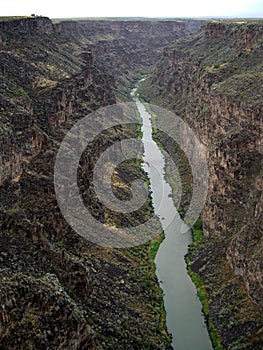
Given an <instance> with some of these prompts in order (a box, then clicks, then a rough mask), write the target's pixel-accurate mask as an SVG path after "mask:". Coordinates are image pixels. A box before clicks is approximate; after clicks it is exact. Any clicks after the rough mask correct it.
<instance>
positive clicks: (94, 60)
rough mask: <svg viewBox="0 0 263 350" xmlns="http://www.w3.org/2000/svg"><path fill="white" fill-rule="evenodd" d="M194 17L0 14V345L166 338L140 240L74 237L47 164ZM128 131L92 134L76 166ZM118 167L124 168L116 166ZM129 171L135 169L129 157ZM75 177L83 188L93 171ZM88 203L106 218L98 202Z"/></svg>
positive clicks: (148, 344)
mask: <svg viewBox="0 0 263 350" xmlns="http://www.w3.org/2000/svg"><path fill="white" fill-rule="evenodd" d="M201 23H202V22H201V21H200V22H198V21H197V22H195V21H185V22H176V21H167V22H166V21H160V22H158V21H154V22H151V21H149V22H146V23H144V22H143V21H118V22H114V21H98V22H97V21H81V22H60V23H57V24H54V23H52V22H51V21H50V20H49V19H48V18H25V19H16V20H10V21H8V20H5V21H2V22H0V48H1V51H0V65H1V71H0V81H1V86H0V118H1V120H0V130H1V136H0V147H1V154H0V185H1V192H0V196H1V202H0V203H1V206H0V222H1V230H0V235H1V246H0V264H1V271H0V274H1V286H0V300H1V303H0V304H1V309H0V315H1V317H0V343H1V347H2V348H3V349H25V348H26V349H36V348H37V349H47V348H60V349H82V350H83V349H153V348H154V349H165V348H168V347H169V339H168V335H167V332H166V330H165V325H164V316H163V306H162V297H161V295H160V291H159V289H158V285H157V281H156V277H155V275H154V269H153V264H152V262H151V259H150V254H149V249H150V246H149V244H145V245H144V246H141V247H138V248H134V249H131V250H129V249H127V250H120V249H119V250H117V249H110V248H109V249H105V248H100V247H98V246H96V245H94V244H91V243H90V242H88V241H84V240H83V239H81V237H80V236H78V235H77V234H76V233H74V232H73V231H72V229H71V228H70V227H69V226H68V224H67V223H66V222H65V220H64V219H63V217H62V215H61V213H60V211H59V208H58V206H57V202H56V197H55V192H54V185H53V168H54V162H55V157H56V153H57V151H58V147H59V144H60V142H61V141H62V139H63V137H64V136H65V134H66V132H67V130H69V129H70V127H71V126H72V125H74V123H75V122H76V121H77V120H78V119H79V118H81V117H83V116H85V115H86V114H87V113H90V112H91V111H94V110H96V109H98V108H99V107H102V106H107V105H111V104H114V103H115V102H116V95H119V97H120V96H122V95H123V91H124V86H129V85H130V84H131V82H132V81H133V79H134V78H135V76H136V75H138V72H141V71H142V70H143V71H144V72H145V71H147V70H149V69H150V67H152V66H153V65H154V64H155V63H156V61H157V59H158V58H160V57H161V51H162V48H163V47H164V46H165V45H166V44H167V43H169V42H171V41H172V40H175V39H177V38H178V37H180V36H182V35H185V34H186V33H189V32H191V31H193V30H195V29H197V28H198V27H200V25H201ZM146 32H147V33H146ZM145 33H146V34H145ZM142 38H144V40H142ZM142 67H145V68H143V69H142ZM119 87H120V88H119ZM117 88H118V91H117ZM91 128H92V125H91ZM130 133H133V135H135V136H138V131H136V130H125V128H119V129H118V128H117V129H116V130H112V131H111V133H109V134H110V136H109V137H108V139H105V138H104V139H99V140H98V141H97V143H96V145H95V146H94V147H93V148H91V149H89V150H88V151H87V153H86V154H85V156H84V158H83V160H82V163H81V164H80V167H81V169H84V168H85V167H86V168H88V171H89V170H92V167H93V166H94V163H95V161H96V157H98V156H99V152H100V151H101V147H106V146H107V145H111V144H112V143H113V142H114V141H116V140H120V139H121V138H122V137H125V135H127V134H130ZM136 133H137V134H136ZM81 171H82V170H81ZM119 173H120V175H121V174H122V173H124V175H125V176H126V179H125V180H128V181H129V180H130V179H127V176H128V175H127V174H126V173H127V172H125V169H123V170H121V169H120V170H119ZM132 174H133V175H139V176H141V177H143V176H144V175H143V174H142V173H140V171H139V170H138V169H136V167H135V168H134V169H133V171H132ZM125 176H124V177H125ZM129 176H132V175H129ZM129 176H128V177H129ZM82 180H83V184H82V185H83V187H84V188H86V189H87V188H88V189H89V185H90V182H89V181H90V178H89V177H88V176H87V177H85V176H84V175H83V177H82ZM90 196H91V192H89V191H88V195H87V201H88V205H89V204H90V205H92V203H90V202H91V199H90V198H91V197H90ZM146 211H147V210H146ZM93 212H94V215H97V217H99V218H100V219H101V220H102V222H103V223H105V222H106V221H107V220H109V218H108V216H107V215H106V214H107V213H105V212H103V211H101V210H100V208H99V207H98V206H97V205H93ZM145 215H146V214H145V213H144V212H142V213H141V214H138V217H137V218H134V217H133V218H131V220H133V222H135V223H136V221H138V220H140V219H141V218H144V217H145ZM117 219H118V220H119V222H122V220H123V217H118V218H117Z"/></svg>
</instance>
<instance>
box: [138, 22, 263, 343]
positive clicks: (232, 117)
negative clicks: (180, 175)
mask: <svg viewBox="0 0 263 350" xmlns="http://www.w3.org/2000/svg"><path fill="white" fill-rule="evenodd" d="M262 62H263V23H262V22H261V21H254V22H253V21H252V22H231V21H223V22H215V21H214V22H211V23H209V24H207V25H206V26H204V28H203V29H202V30H201V31H200V32H198V33H196V34H193V35H192V36H189V37H187V38H185V39H182V40H179V41H178V42H177V43H176V44H175V45H173V46H169V47H167V48H166V49H165V50H164V55H163V58H162V60H161V61H160V62H159V64H158V67H157V69H156V70H155V72H154V74H153V75H152V76H151V78H149V79H148V81H147V82H145V86H144V88H143V95H144V97H145V98H146V99H148V100H151V101H152V102H154V103H156V104H159V105H162V106H165V107H166V108H168V109H171V110H173V111H175V112H176V113H177V114H178V115H179V116H181V117H182V118H184V119H185V120H186V121H187V122H188V124H189V125H190V126H191V128H192V129H193V130H194V132H195V133H196V135H197V136H198V138H199V140H200V141H201V143H202V144H203V147H204V150H205V152H206V155H207V163H208V167H209V173H210V179H209V194H208V198H207V203H206V205H205V208H204V210H203V214H202V220H203V230H204V234H205V238H204V240H202V242H201V243H200V244H199V245H195V246H194V247H193V248H192V250H191V252H190V259H191V261H192V265H191V268H192V270H193V271H194V272H196V273H197V274H198V275H199V276H200V277H201V279H202V280H203V282H204V284H205V286H206V291H207V295H208V310H207V313H208V319H209V322H210V324H211V325H212V324H213V327H215V328H216V330H217V332H218V334H219V335H220V337H221V347H222V348H226V349H260V348H261V345H262V336H263V334H262V326H263V319H262V312H261V311H262V306H263V305H262V300H263V299H262V296H263V285H262V279H263V271H262V262H263V257H262V222H263V219H262V204H263V202H262V200H263V197H262V127H263V125H262V115H263V113H262V112H263V104H262V101H263V99H262V86H263V79H262V78H263V76H262V68H263V66H262ZM169 151H170V152H172V153H173V150H172V151H171V147H170V150H169ZM174 152H175V149H174ZM211 327H212V326H211ZM260 344H261V345H260Z"/></svg>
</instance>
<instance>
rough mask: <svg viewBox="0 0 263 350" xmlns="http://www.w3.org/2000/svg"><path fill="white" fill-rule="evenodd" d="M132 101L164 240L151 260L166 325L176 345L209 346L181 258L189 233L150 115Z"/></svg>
mask: <svg viewBox="0 0 263 350" xmlns="http://www.w3.org/2000/svg"><path fill="white" fill-rule="evenodd" d="M136 104H137V107H138V110H139V111H140V114H141V116H142V118H143V121H144V124H143V128H142V130H143V135H144V136H143V139H142V141H143V143H144V147H145V153H144V169H145V171H146V172H147V174H148V176H149V178H150V183H151V185H150V186H151V191H152V198H153V206H154V209H155V213H156V215H157V216H159V219H160V222H161V223H162V226H163V229H164V237H165V238H164V240H163V241H162V243H161V244H160V245H159V244H158V243H157V244H156V246H158V245H159V248H158V250H157V254H156V256H155V264H156V274H157V277H158V280H159V283H160V285H161V288H162V290H163V296H164V304H165V309H166V322H167V328H168V331H169V333H171V334H172V336H173V338H172V344H173V347H174V348H176V349H192V348H194V347H195V348H196V349H202V350H204V349H212V347H211V344H210V340H209V337H208V334H207V331H206V329H205V324H204V319H203V317H202V316H201V317H200V312H201V304H200V301H199V300H198V298H197V296H196V291H195V289H194V285H193V284H192V282H191V280H190V277H189V276H188V274H187V269H186V264H185V261H184V255H185V253H186V252H187V247H188V245H189V243H190V242H191V239H190V238H191V235H190V233H184V234H182V233H181V231H180V227H181V219H180V217H179V215H178V212H177V210H176V209H175V206H174V203H173V200H172V199H171V197H172V189H171V187H170V185H169V184H168V183H167V182H166V180H165V178H166V175H165V174H164V170H165V159H164V156H163V154H162V152H161V151H160V149H159V148H158V146H157V144H156V142H155V141H154V140H153V139H152V136H151V135H152V124H151V121H150V120H151V116H150V115H149V114H148V113H147V111H146V109H145V107H144V106H143V104H142V103H141V102H139V100H138V99H137V100H136ZM178 229H179V230H178ZM179 300H180V301H179ZM188 327H190V328H191V330H192V331H191V334H189V332H188V329H189V328H188Z"/></svg>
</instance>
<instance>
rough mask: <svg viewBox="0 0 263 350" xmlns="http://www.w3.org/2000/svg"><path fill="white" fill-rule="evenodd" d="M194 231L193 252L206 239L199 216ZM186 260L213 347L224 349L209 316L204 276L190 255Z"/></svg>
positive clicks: (216, 349)
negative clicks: (201, 275) (194, 267)
mask: <svg viewBox="0 0 263 350" xmlns="http://www.w3.org/2000/svg"><path fill="white" fill-rule="evenodd" d="M192 232H193V243H192V244H191V246H190V248H189V250H190V251H191V252H193V250H195V248H196V247H199V246H200V245H202V244H203V243H204V241H205V237H204V233H203V223H202V220H201V219H200V218H198V220H197V221H196V222H195V224H194V225H193V227H192ZM185 261H186V264H187V271H188V274H189V276H190V277H191V279H192V281H193V283H194V284H195V287H196V290H197V295H198V298H199V299H200V301H201V303H202V306H203V312H204V315H205V317H206V320H207V325H208V331H209V334H210V337H211V340H212V343H213V347H214V349H215V350H223V347H222V345H221V338H220V337H219V335H218V333H217V332H216V329H215V327H214V325H213V322H212V321H211V319H210V318H209V295H208V292H207V289H206V286H205V284H204V282H203V281H202V278H201V277H200V275H199V274H198V273H196V272H194V271H193V270H192V269H191V260H190V258H189V255H187V256H186V258H185Z"/></svg>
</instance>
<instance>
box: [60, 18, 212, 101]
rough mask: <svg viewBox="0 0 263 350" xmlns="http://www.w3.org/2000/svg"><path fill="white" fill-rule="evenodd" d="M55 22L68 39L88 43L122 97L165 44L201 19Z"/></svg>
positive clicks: (159, 54) (152, 65)
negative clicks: (111, 77)
mask: <svg viewBox="0 0 263 350" xmlns="http://www.w3.org/2000/svg"><path fill="white" fill-rule="evenodd" d="M55 23H56V25H55V28H56V31H57V32H61V33H63V35H67V37H68V40H69V41H70V40H72V39H73V40H76V38H77V40H81V42H82V43H84V44H85V45H87V44H88V45H89V47H90V48H91V49H92V51H93V53H94V59H95V61H96V63H97V64H98V65H99V66H100V67H101V68H102V69H103V70H106V71H107V72H108V73H109V74H110V75H112V76H114V78H115V81H116V86H117V88H118V96H119V97H120V98H121V99H122V98H123V97H125V98H127V97H128V95H129V88H127V87H131V86H132V84H134V80H137V79H138V76H139V75H140V74H142V73H149V72H151V71H152V69H153V67H154V65H155V64H156V62H157V61H158V60H159V59H160V58H161V56H162V51H163V48H164V47H165V46H166V45H168V44H170V43H171V42H173V41H175V40H176V39H178V38H180V37H182V36H185V35H186V34H189V33H191V32H194V31H196V30H198V29H199V28H200V27H201V26H202V25H203V24H204V23H205V21H202V20H177V21H176V20H150V19H149V20H129V19H126V20H125V19H124V20H117V21H115V20H100V21H94V20H86V21H85V20H83V21H64V22H63V21H62V22H61V21H55ZM120 92H121V94H120ZM123 95H124V96H123Z"/></svg>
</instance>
